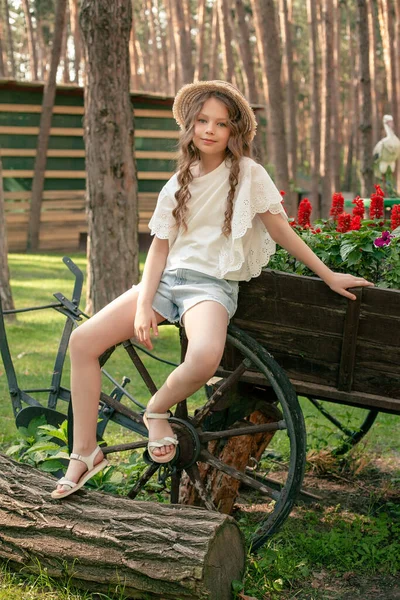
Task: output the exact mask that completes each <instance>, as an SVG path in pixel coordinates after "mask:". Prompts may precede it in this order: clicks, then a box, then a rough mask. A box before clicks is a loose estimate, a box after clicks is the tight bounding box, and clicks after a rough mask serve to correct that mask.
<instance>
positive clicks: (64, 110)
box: [0, 104, 85, 115]
mask: <svg viewBox="0 0 400 600" xmlns="http://www.w3.org/2000/svg"><path fill="white" fill-rule="evenodd" d="M0 112H17V113H41V112H42V105H41V104H0ZM84 112H85V109H84V107H83V106H58V105H57V104H56V105H54V107H53V114H55V115H83V114H84Z"/></svg>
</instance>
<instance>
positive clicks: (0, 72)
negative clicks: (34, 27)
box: [0, 0, 8, 77]
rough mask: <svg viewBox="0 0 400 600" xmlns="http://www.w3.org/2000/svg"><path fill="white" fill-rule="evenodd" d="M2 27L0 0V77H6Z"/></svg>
mask: <svg viewBox="0 0 400 600" xmlns="http://www.w3.org/2000/svg"><path fill="white" fill-rule="evenodd" d="M5 47H6V44H5V39H4V29H3V2H2V0H0V77H7V74H8V68H7V53H6V51H5Z"/></svg>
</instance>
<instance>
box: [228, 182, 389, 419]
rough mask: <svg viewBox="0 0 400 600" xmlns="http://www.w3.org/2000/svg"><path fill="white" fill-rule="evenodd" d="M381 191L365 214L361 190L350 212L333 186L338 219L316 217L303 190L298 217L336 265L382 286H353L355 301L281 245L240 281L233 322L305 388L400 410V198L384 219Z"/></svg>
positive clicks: (310, 240) (305, 233)
mask: <svg viewBox="0 0 400 600" xmlns="http://www.w3.org/2000/svg"><path fill="white" fill-rule="evenodd" d="M383 200H384V198H383V192H382V190H381V188H380V187H379V186H377V185H376V186H375V193H374V194H372V196H371V203H370V211H369V215H368V218H367V216H366V215H365V210H364V206H363V201H362V199H361V198H359V197H357V198H355V199H354V200H353V204H354V208H353V211H352V214H347V213H345V212H344V210H343V207H344V199H343V196H342V195H341V194H334V195H333V200H332V207H331V212H330V218H329V219H326V220H319V221H315V222H314V223H313V224H312V222H311V204H310V202H309V201H308V200H307V199H304V200H302V201H301V203H300V206H299V210H298V215H297V218H296V219H292V220H291V225H292V227H293V229H294V230H295V231H296V233H297V234H298V235H299V236H300V237H301V238H302V239H303V240H304V241H305V242H306V243H307V244H308V245H309V246H310V247H311V248H312V250H313V251H314V252H315V253H316V254H317V255H318V256H319V258H320V259H321V260H322V261H323V262H324V263H325V264H326V265H327V266H329V267H330V268H331V269H332V270H334V271H337V272H343V273H351V274H353V275H357V276H362V277H365V278H366V279H368V280H369V281H372V282H373V283H374V284H375V287H373V288H372V287H369V288H354V289H353V290H352V291H353V292H354V293H355V295H356V297H357V299H356V300H354V301H352V300H347V299H346V298H344V297H342V296H339V295H338V294H336V293H334V292H332V291H331V290H330V289H329V287H328V286H327V285H326V284H325V283H324V282H322V281H321V280H320V279H318V278H317V277H315V276H314V275H313V273H312V272H311V271H310V270H309V269H308V268H307V267H306V266H305V265H303V264H302V263H300V262H298V261H297V260H296V259H294V258H293V257H292V256H291V255H289V254H288V252H287V251H286V250H284V249H281V248H280V249H278V250H277V252H276V254H275V255H274V256H273V257H272V259H271V261H270V263H269V265H268V267H269V268H268V269H266V270H265V271H264V272H263V273H262V274H261V275H260V277H258V278H255V279H253V280H252V281H249V282H246V283H243V284H241V286H240V294H239V306H238V310H237V312H236V315H235V318H234V322H235V323H236V324H237V325H238V326H239V327H241V328H243V329H244V330H245V331H248V332H249V333H250V334H251V335H253V336H254V337H255V338H256V339H258V340H259V341H260V342H261V343H262V344H263V345H264V346H265V347H266V348H267V350H269V351H270V352H271V353H272V354H273V355H274V357H275V358H276V360H277V361H278V362H279V363H280V364H281V366H282V367H283V368H284V369H285V370H286V371H287V373H288V375H289V377H290V378H291V380H292V383H293V384H294V386H295V388H296V390H297V391H298V392H299V393H301V394H304V395H309V396H313V397H315V398H320V399H326V400H330V401H334V402H341V403H344V404H350V405H354V406H362V407H365V408H377V409H378V410H382V411H387V412H394V413H400V369H399V364H400V344H399V340H400V291H399V290H400V205H395V206H394V207H393V208H392V212H391V219H390V220H385V219H384V218H383V214H384V208H383ZM254 383H256V382H254Z"/></svg>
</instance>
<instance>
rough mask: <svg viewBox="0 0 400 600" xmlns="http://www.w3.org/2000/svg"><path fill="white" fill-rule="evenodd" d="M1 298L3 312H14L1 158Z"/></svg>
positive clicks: (12, 316)
mask: <svg viewBox="0 0 400 600" xmlns="http://www.w3.org/2000/svg"><path fill="white" fill-rule="evenodd" d="M0 298H1V304H2V306H3V310H12V309H13V308H14V301H13V297H12V293H11V286H10V271H9V268H8V248H7V230H6V216H5V210H4V193H3V169H2V163H1V156H0ZM8 319H9V320H13V321H15V315H9V316H8Z"/></svg>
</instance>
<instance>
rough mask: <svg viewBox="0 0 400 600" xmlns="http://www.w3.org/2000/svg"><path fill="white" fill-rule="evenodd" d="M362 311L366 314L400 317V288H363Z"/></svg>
mask: <svg viewBox="0 0 400 600" xmlns="http://www.w3.org/2000/svg"><path fill="white" fill-rule="evenodd" d="M361 311H362V313H363V314H364V315H365V316H367V315H371V316H372V315H379V316H381V315H382V316H385V315H386V316H390V317H392V316H393V317H400V290H386V289H382V288H363V298H362V303H361ZM372 318H374V317H372Z"/></svg>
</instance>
